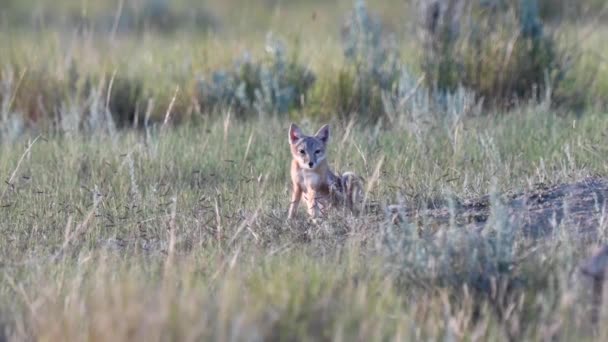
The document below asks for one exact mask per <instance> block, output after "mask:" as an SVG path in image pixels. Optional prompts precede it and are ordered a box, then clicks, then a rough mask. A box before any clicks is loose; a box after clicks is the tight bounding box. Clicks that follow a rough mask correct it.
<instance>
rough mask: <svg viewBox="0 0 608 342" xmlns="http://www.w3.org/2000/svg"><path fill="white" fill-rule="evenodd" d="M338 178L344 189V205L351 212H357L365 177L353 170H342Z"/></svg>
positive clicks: (362, 193) (361, 198) (361, 199)
mask: <svg viewBox="0 0 608 342" xmlns="http://www.w3.org/2000/svg"><path fill="white" fill-rule="evenodd" d="M340 180H341V182H342V189H344V200H345V202H346V203H345V204H346V206H347V207H348V208H350V210H352V211H353V212H357V211H358V209H360V206H361V204H362V203H361V202H362V201H363V195H364V190H363V184H364V183H365V179H363V178H362V177H360V176H358V175H357V174H356V173H354V172H344V173H343V174H342V175H341V177H340Z"/></svg>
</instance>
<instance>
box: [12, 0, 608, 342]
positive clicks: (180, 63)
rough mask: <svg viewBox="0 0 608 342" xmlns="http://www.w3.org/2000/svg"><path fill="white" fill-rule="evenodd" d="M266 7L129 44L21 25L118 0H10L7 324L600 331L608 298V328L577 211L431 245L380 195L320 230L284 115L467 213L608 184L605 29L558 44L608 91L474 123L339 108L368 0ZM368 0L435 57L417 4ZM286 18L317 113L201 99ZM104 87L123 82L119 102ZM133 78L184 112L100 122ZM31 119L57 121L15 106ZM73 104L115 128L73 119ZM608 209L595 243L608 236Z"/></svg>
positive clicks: (345, 160)
mask: <svg viewBox="0 0 608 342" xmlns="http://www.w3.org/2000/svg"><path fill="white" fill-rule="evenodd" d="M190 1H191V0H180V1H177V2H176V3H174V4H173V6H174V8H175V9H176V10H178V11H181V10H187V9H189V6H192V3H191V2H190ZM271 2H272V3H273V4H270V5H267V4H266V2H264V5H260V4H258V3H257V2H256V3H255V4H254V3H251V2H250V1H238V2H220V1H209V2H205V4H206V6H208V7H205V8H206V9H209V10H210V12H211V13H213V14H215V15H217V17H218V18H219V20H220V23H221V24H222V25H221V27H220V29H219V30H218V31H217V32H213V33H200V32H194V31H189V30H178V32H177V33H174V34H166V35H163V34H157V33H154V32H143V34H141V35H139V36H138V35H136V34H118V35H117V36H115V37H111V36H110V35H108V34H105V33H100V32H96V33H92V34H91V35H90V36H89V35H87V34H86V33H85V34H76V33H74V32H73V31H70V30H68V31H65V30H63V28H61V27H48V28H43V29H41V30H38V29H34V28H31V27H27V25H13V24H11V20H8V19H10V18H8V19H6V18H5V17H6V15H7V14H6V13H9V14H11V13H16V14H15V15H14V17H13V16H11V18H13V19H15V18H17V19H18V18H20V17H19V16H18V15H17V14H19V13H26V15H27V14H28V13H30V12H32V9H33V8H36V7H40V6H41V7H42V9H43V10H49V11H51V12H53V11H55V12H53V13H55V14H57V15H59V16H60V17H61V16H65V15H66V13H71V12H74V11H76V12H81V11H82V12H86V14H87V15H90V16H92V17H95V16H101V15H104V14H105V13H111V14H113V13H114V11H115V10H116V6H115V5H116V3H113V2H112V3H111V2H108V3H106V2H99V3H97V2H94V1H78V2H74V1H60V2H57V3H55V2H54V3H53V4H54V5H53V6H50V5H49V4H47V3H46V2H34V1H22V2H19V1H11V2H10V5H11V6H10V7H8V6H7V7H5V8H8V9H10V11H8V10H7V11H5V12H2V11H0V15H1V16H3V18H5V19H2V20H0V24H2V28H3V29H2V30H0V31H1V32H0V81H2V83H1V84H0V180H1V181H2V182H0V340H2V337H7V339H8V340H15V341H21V340H41V341H64V340H65V341H71V340H100V341H101V340H103V341H106V340H111V341H123V340H124V341H127V340H129V341H131V340H151V341H155V340H219V341H224V340H229V339H230V340H289V341H293V340H311V341H312V340H336V341H353V340H360V341H376V340H382V341H386V340H399V341H401V340H404V341H410V340H414V341H418V340H448V339H457V340H545V339H546V340H551V339H558V340H581V341H583V340H585V341H586V340H605V339H606V338H607V337H608V329H606V325H605V324H602V323H604V322H606V318H605V317H606V316H605V314H604V316H603V317H602V320H601V322H600V323H601V324H600V325H599V330H598V331H597V334H596V335H595V336H594V335H592V329H591V326H590V324H589V319H588V317H589V316H588V309H589V305H588V304H589V293H588V290H589V284H588V283H587V282H586V280H585V279H583V278H582V277H581V276H580V274H579V273H578V269H577V266H578V264H579V262H580V260H581V259H582V258H583V257H586V256H587V255H588V254H589V253H590V252H591V249H592V247H593V246H592V245H590V244H582V243H581V242H580V241H577V240H576V239H573V238H572V236H570V234H568V232H569V229H571V228H573V227H568V226H564V227H560V228H561V229H558V230H556V231H557V232H558V233H556V234H555V235H553V236H550V237H548V238H546V239H542V240H539V241H533V240H529V239H528V238H526V237H524V236H522V235H521V234H518V233H517V227H512V226H510V225H508V224H505V222H504V221H505V220H504V219H505V217H504V215H503V216H501V215H500V211H496V212H497V213H498V214H496V215H494V216H493V217H492V220H491V221H490V222H491V223H490V225H489V227H488V231H487V233H484V234H481V235H476V234H472V233H470V232H467V231H464V230H463V229H461V228H460V227H457V226H451V227H447V228H446V229H445V230H444V231H440V232H439V233H438V234H437V235H436V236H435V237H436V238H428V237H425V236H419V235H418V234H415V233H414V231H413V230H412V227H410V226H408V225H405V224H403V225H393V224H392V223H390V222H389V220H388V218H387V217H385V216H384V213H383V212H382V211H380V212H379V213H373V212H369V213H365V214H363V215H361V216H358V217H353V216H351V215H350V214H347V213H346V212H343V211H340V210H338V211H336V212H333V213H332V215H330V217H328V218H327V219H326V220H324V221H322V222H320V223H313V222H311V221H310V220H309V219H308V217H307V215H306V213H305V210H304V209H303V208H301V210H300V213H299V215H298V216H297V218H296V220H294V221H291V222H289V221H287V220H286V217H287V207H288V205H289V200H290V182H289V162H290V158H291V157H290V155H289V148H288V145H287V140H288V139H287V129H288V127H289V123H290V121H295V122H298V123H299V124H300V126H301V127H302V128H303V129H304V131H305V132H308V133H312V132H314V131H316V130H317V129H318V128H319V126H320V125H321V124H323V123H325V122H326V121H328V122H330V124H331V127H332V131H331V142H330V146H329V161H330V163H331V165H332V167H333V168H334V169H335V170H337V171H342V172H343V171H355V172H356V173H358V174H360V175H362V176H363V177H364V178H365V179H366V180H367V184H366V193H367V195H368V196H369V197H368V199H369V201H370V202H373V203H378V204H380V205H381V206H384V205H386V204H395V203H405V204H406V205H408V206H410V207H413V208H422V207H425V206H429V205H431V206H432V205H447V206H449V205H450V198H454V197H456V198H458V199H468V198H474V197H476V196H482V195H486V194H493V193H495V192H496V191H511V190H513V191H518V190H526V189H530V188H532V187H533V186H534V185H535V184H536V183H546V184H557V183H562V182H572V181H576V180H580V179H583V178H584V177H586V176H589V175H595V176H599V177H608V144H606V142H607V141H608V133H607V132H608V113H607V112H606V110H604V109H603V105H605V102H604V99H603V96H604V94H605V93H606V92H605V91H604V90H605V89H608V68H607V64H606V63H605V61H603V59H604V57H603V56H604V55H606V50H605V46H608V45H606V44H605V43H606V37H607V36H608V35H606V34H605V32H606V27H605V25H604V24H603V23H600V24H594V23H592V22H588V21H583V22H580V23H579V22H576V21H573V22H571V23H568V24H567V25H566V24H561V25H563V27H562V28H561V31H560V33H561V35H560V36H559V43H560V48H561V47H562V46H565V47H567V46H570V45H569V44H572V42H576V44H577V49H578V48H580V50H576V51H580V52H581V53H582V54H583V56H582V58H581V60H580V61H579V62H578V63H579V64H577V65H576V66H575V68H574V70H576V73H575V76H576V77H575V79H574V80H572V81H570V82H571V83H569V84H568V86H569V87H570V88H571V89H574V90H576V91H577V92H579V93H580V98H581V99H582V98H584V102H586V103H598V105H597V106H586V107H584V109H583V110H582V111H581V112H580V113H578V114H577V115H574V114H572V113H570V111H569V110H564V109H563V108H561V107H559V104H558V107H557V108H551V107H550V106H547V103H540V104H535V103H521V104H519V105H517V106H515V108H514V109H513V110H512V111H510V112H502V111H494V112H492V111H482V112H481V113H479V114H480V115H473V114H476V111H475V110H470V111H468V110H464V109H462V108H449V109H450V110H454V111H451V112H449V115H448V114H442V113H441V112H439V111H437V112H436V111H434V110H429V111H428V112H427V111H425V110H424V109H422V110H420V111H419V112H417V111H412V112H403V113H396V115H395V116H394V117H392V118H389V117H387V116H383V115H381V114H380V113H363V114H370V115H369V116H377V117H379V118H380V120H379V122H378V123H377V124H372V123H370V122H369V121H368V120H365V115H363V117H360V118H355V117H351V118H348V119H347V120H344V119H339V118H338V116H337V114H338V113H336V108H337V104H339V103H340V101H344V100H346V101H349V100H353V99H352V98H350V97H348V96H344V97H342V98H340V97H339V96H340V95H339V94H341V93H345V92H346V91H347V90H348V89H349V88H348V87H346V86H345V87H344V88H341V86H340V84H339V79H338V77H337V75H338V74H339V72H340V71H343V70H348V66H347V65H346V64H345V63H346V62H345V59H344V56H343V54H342V49H341V46H340V38H339V34H340V26H341V24H342V19H344V16H345V13H346V11H348V10H350V9H351V8H352V2H351V1H346V0H340V1H336V2H323V1H314V2H311V3H308V2H307V3H304V2H302V1H295V0H293V1H276V2H273V1H269V2H268V3H271ZM197 5H198V3H197ZM370 7H371V8H372V9H373V10H374V11H375V12H376V13H378V14H379V16H380V17H381V18H382V20H383V22H384V23H386V24H387V27H388V28H389V30H390V31H392V32H396V34H397V40H398V42H399V44H400V45H399V50H400V51H401V52H402V56H401V58H402V60H403V62H404V63H405V64H407V65H408V66H410V67H411V68H412V70H413V71H414V72H419V65H418V64H417V63H418V62H417V61H419V59H420V58H421V51H420V50H419V49H418V45H417V42H416V41H415V39H414V37H413V31H412V28H413V24H414V23H413V21H411V20H410V18H412V17H414V14H413V13H411V12H407V8H408V7H407V6H405V5H403V3H402V2H400V1H396V0H395V1H393V0H390V1H385V2H378V3H375V2H374V3H372V2H370ZM397 9H398V10H397ZM11 11H14V12H11ZM32 13H34V12H32ZM313 13H314V15H313ZM19 15H20V14H19ZM9 16H10V15H9ZM588 27H589V28H592V29H588ZM269 30H271V31H273V32H275V33H276V32H279V33H281V37H283V38H285V40H286V43H287V46H288V51H289V52H290V53H291V52H293V51H294V50H296V52H297V53H298V56H299V61H300V62H302V63H303V64H304V65H306V66H308V67H310V68H311V69H312V70H313V71H314V73H315V75H316V76H317V82H316V83H315V85H314V87H313V89H312V90H311V91H310V93H309V94H310V97H309V98H307V99H306V101H305V102H306V103H305V104H304V106H303V107H302V109H298V110H295V111H291V112H290V113H288V114H286V115H283V116H275V117H273V116H271V115H269V116H267V117H264V118H263V119H262V120H260V119H258V117H257V116H255V117H251V118H248V119H246V120H240V119H238V118H237V115H236V114H235V113H234V112H232V111H230V110H228V109H225V108H218V109H217V110H214V111H201V112H199V111H198V110H197V108H196V106H195V105H194V101H193V96H194V82H195V81H196V79H197V78H198V77H199V76H201V75H208V74H209V73H210V72H212V71H214V70H217V69H219V68H225V67H229V66H230V65H231V63H232V62H233V60H234V58H235V57H239V56H241V55H242V54H243V52H244V51H251V53H252V55H253V56H254V57H256V58H259V57H262V56H264V54H265V52H264V37H265V34H266V32H267V31H269ZM89 33H90V32H89ZM587 33H588V34H587ZM296 42H299V45H298V44H296ZM572 46H574V45H572ZM11 75H12V79H11V77H9V76H11ZM346 76H352V75H346ZM346 76H344V79H345V80H350V79H349V78H348V77H346ZM112 77H114V81H115V82H114V81H112V79H113V78H112ZM123 82H124V83H123ZM344 82H346V81H344ZM346 83H348V82H346ZM352 83H353V82H350V84H347V85H348V86H352ZM110 84H112V86H113V87H114V88H113V89H114V91H115V93H113V94H115V96H116V97H111V98H108V97H106V96H105V91H107V89H109V88H110ZM138 85H139V86H141V87H142V89H141V91H142V94H141V95H140V96H141V98H140V100H141V102H139V103H137V109H138V112H139V113H140V115H141V116H143V115H144V113H145V111H146V106H147V103H148V102H147V101H148V100H149V99H152V100H153V103H154V106H153V108H151V115H152V117H153V119H156V121H161V122H162V120H163V119H164V118H165V115H166V113H167V110H168V108H169V107H170V106H171V101H172V98H173V96H174V94H176V89H178V91H177V95H176V99H175V102H174V103H173V107H172V108H173V111H172V113H171V123H176V125H172V124H169V125H167V126H164V127H161V126H160V125H149V126H147V127H141V128H140V129H138V130H129V129H124V130H116V129H113V128H112V126H111V125H108V124H107V123H106V122H104V121H103V116H102V114H103V113H104V110H105V108H106V106H107V105H109V103H107V101H110V100H113V99H116V98H118V99H125V98H126V99H128V98H129V97H128V96H127V94H128V93H129V91H130V90H132V89H136V88H137V86H138ZM87 87H88V88H87ZM91 89H93V90H95V91H91ZM96 91H97V92H96ZM421 91H422V89H421ZM95 94H97V95H98V96H97V97H96V96H94V95H95ZM113 96H114V95H113ZM131 104H133V103H131ZM131 109H132V108H131ZM131 109H129V110H131ZM32 115H42V116H44V115H47V116H48V118H57V117H62V118H63V119H62V120H57V121H54V120H51V119H49V120H39V121H35V120H24V121H19V120H18V119H15V118H26V119H28V118H29V119H31V118H32ZM45 118H47V117H45ZM74 119H78V120H83V121H86V122H88V121H87V120H93V119H95V120H101V121H100V122H98V123H96V124H94V125H93V124H92V125H91V129H90V130H87V129H83V130H79V129H76V128H75V127H74V126H70V123H73V122H71V121H70V120H74ZM351 119H352V120H353V121H349V120H351ZM140 120H142V118H141V117H140ZM20 123H22V124H23V126H24V127H23V129H19V128H14V126H13V125H15V126H18V125H19V124H20ZM177 123H180V124H179V125H178V124H177ZM62 125H63V126H62ZM58 126H59V127H58ZM28 147H29V148H28ZM493 204H497V203H493ZM498 208H500V206H498ZM604 217H606V215H605V214H604ZM603 222H604V223H603V225H602V226H600V227H598V230H599V231H600V234H599V236H600V238H599V239H598V241H594V242H593V243H594V244H595V243H597V244H600V243H605V242H606V241H605V239H606V236H608V235H607V234H606V232H607V229H608V226H607V225H606V222H608V220H604V221H603ZM505 227H506V228H505ZM417 228H418V229H421V230H423V231H425V230H426V229H427V228H428V229H429V230H433V229H434V227H431V226H423V227H417ZM510 229H514V230H515V239H514V241H512V242H509V241H506V240H508V236H507V238H506V239H505V241H506V242H499V243H498V244H499V246H498V247H500V248H503V250H504V251H506V253H507V254H509V253H511V254H509V256H512V257H513V258H514V259H516V260H517V262H515V263H514V265H513V269H511V270H510V271H509V272H498V273H496V272H486V271H487V270H488V269H489V268H491V267H493V266H496V265H497V264H498V262H496V263H494V264H493V263H492V262H494V261H486V260H485V259H484V258H492V257H496V255H492V252H491V251H490V252H488V251H487V250H483V252H485V253H487V254H488V255H485V254H484V255H480V254H478V253H479V252H480V251H482V249H483V248H484V247H487V245H489V244H491V243H494V241H495V239H494V238H493V236H492V233H498V234H499V235H501V234H502V235H501V236H506V235H507V234H506V233H509V232H511V230H510ZM389 246H397V249H396V250H391V249H390V248H389ZM480 246H481V247H480ZM503 250H501V251H503ZM467 261H471V262H470V263H467ZM498 261H501V260H498ZM487 263H489V264H487ZM446 265H447V268H448V270H447V271H448V272H445V269H439V268H440V267H446ZM442 272H443V273H442ZM479 273H481V274H482V275H481V276H479V277H477V278H475V277H474V276H475V275H477V274H479ZM446 274H447V276H446ZM442 276H443V278H442ZM480 278H481V279H480ZM446 279H447V280H448V281H446ZM480 283H483V284H482V285H480ZM488 284H491V286H490V285H488ZM604 307H605V305H604Z"/></svg>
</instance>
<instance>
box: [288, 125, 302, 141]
mask: <svg viewBox="0 0 608 342" xmlns="http://www.w3.org/2000/svg"><path fill="white" fill-rule="evenodd" d="M301 138H302V130H300V127H298V126H297V125H296V124H294V123H292V124H291V125H290V126H289V143H290V144H292V145H293V144H295V143H296V141H298V140H300V139H301Z"/></svg>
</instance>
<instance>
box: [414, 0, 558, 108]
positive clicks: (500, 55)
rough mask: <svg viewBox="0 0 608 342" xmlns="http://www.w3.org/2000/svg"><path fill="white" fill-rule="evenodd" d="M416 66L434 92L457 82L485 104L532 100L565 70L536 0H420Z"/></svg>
mask: <svg viewBox="0 0 608 342" xmlns="http://www.w3.org/2000/svg"><path fill="white" fill-rule="evenodd" d="M423 3H424V6H425V7H424V11H425V13H426V15H425V16H424V24H423V25H422V27H423V29H422V31H423V32H422V35H421V36H422V37H423V44H424V45H423V46H424V48H423V53H422V56H421V61H422V62H421V67H422V69H423V71H424V72H425V74H426V76H427V86H428V87H430V88H431V89H433V90H434V91H437V92H445V91H453V90H454V89H456V88H457V87H458V86H460V85H462V86H464V87H466V88H468V89H471V90H473V91H474V92H475V93H476V94H477V95H478V96H479V97H481V98H484V99H485V103H487V104H492V105H510V104H511V103H512V102H513V101H514V100H524V99H538V98H541V97H544V96H545V93H546V90H547V87H556V86H557V84H558V82H559V81H560V80H561V79H562V78H563V76H564V73H565V71H566V70H565V68H564V67H563V66H562V63H561V61H562V56H561V55H560V52H559V51H558V49H557V47H556V40H555V38H554V37H553V35H552V34H551V33H550V32H548V30H546V28H545V27H544V26H543V23H542V21H541V17H540V11H539V6H538V2H537V0H521V1H516V0H487V1H477V0H444V1H424V2H423Z"/></svg>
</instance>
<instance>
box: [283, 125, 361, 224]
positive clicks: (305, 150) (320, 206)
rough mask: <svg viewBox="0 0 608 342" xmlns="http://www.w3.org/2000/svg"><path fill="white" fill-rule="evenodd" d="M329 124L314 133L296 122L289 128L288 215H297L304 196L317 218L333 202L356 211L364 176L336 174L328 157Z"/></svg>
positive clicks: (290, 216)
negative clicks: (303, 130)
mask: <svg viewBox="0 0 608 342" xmlns="http://www.w3.org/2000/svg"><path fill="white" fill-rule="evenodd" d="M328 142H329V126H328V125H325V126H323V127H321V129H319V131H318V132H317V133H316V134H315V135H314V136H307V135H304V134H302V131H301V130H300V128H299V127H298V126H296V125H295V124H291V126H290V127H289V146H290V149H291V155H292V157H293V160H292V161H291V181H292V195H291V204H290V206H289V214H288V218H293V216H294V215H295V213H296V211H297V209H298V205H299V203H300V200H301V198H302V197H304V200H305V202H306V204H307V209H308V213H309V214H310V216H312V217H313V218H317V217H319V216H320V215H321V214H325V213H326V210H327V208H328V207H329V206H330V205H340V204H342V205H346V206H347V207H348V208H349V209H350V210H352V211H354V210H355V202H356V200H357V197H358V196H360V195H361V190H362V189H361V183H362V179H361V178H360V177H358V176H357V175H355V174H354V173H352V172H346V173H343V174H342V175H336V174H334V173H333V172H332V171H331V169H330V167H329V164H328V162H327V159H326V154H325V153H326V147H327V143H328Z"/></svg>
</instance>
